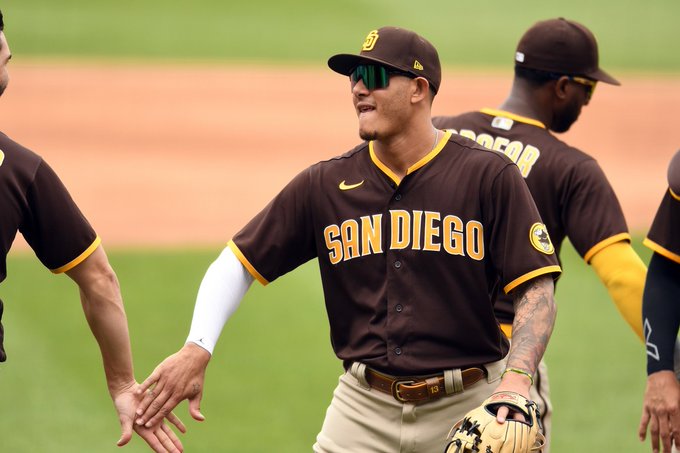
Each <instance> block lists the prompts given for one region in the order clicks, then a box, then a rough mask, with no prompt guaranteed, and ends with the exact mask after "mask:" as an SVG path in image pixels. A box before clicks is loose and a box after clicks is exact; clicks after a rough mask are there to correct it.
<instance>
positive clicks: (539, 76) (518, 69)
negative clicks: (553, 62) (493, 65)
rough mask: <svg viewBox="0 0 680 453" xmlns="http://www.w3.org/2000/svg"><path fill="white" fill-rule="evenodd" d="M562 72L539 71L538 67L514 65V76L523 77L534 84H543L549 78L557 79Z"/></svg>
mask: <svg viewBox="0 0 680 453" xmlns="http://www.w3.org/2000/svg"><path fill="white" fill-rule="evenodd" d="M561 75H562V74H555V73H553V72H547V71H541V70H540V69H531V68H525V67H522V66H517V65H515V77H518V78H520V79H524V80H526V81H528V82H529V83H531V84H532V85H534V86H541V85H545V84H546V83H548V82H550V81H551V80H555V79H559V78H560V76H561Z"/></svg>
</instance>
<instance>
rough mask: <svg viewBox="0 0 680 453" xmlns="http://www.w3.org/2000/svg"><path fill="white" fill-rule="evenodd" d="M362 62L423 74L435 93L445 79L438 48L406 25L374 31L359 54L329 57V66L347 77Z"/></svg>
mask: <svg viewBox="0 0 680 453" xmlns="http://www.w3.org/2000/svg"><path fill="white" fill-rule="evenodd" d="M360 64H380V65H384V66H388V67H390V68H394V69H397V70H399V71H403V72H407V73H409V74H413V75H414V76H416V77H424V78H425V79H427V81H428V82H430V86H431V87H432V89H433V90H434V92H435V93H436V92H437V91H438V90H439V85H440V83H441V80H442V68H441V64H440V63H439V54H438V53H437V49H435V48H434V46H433V45H432V44H431V43H430V42H429V41H428V40H426V39H425V38H423V37H422V36H420V35H418V34H416V33H415V32H412V31H410V30H406V29H405V28H399V27H382V28H379V29H377V30H372V31H371V32H369V33H368V35H367V36H366V39H365V40H364V43H363V45H362V46H361V52H360V53H359V54H358V55H353V54H338V55H334V56H332V57H331V58H329V59H328V66H329V67H330V68H331V69H332V70H333V71H335V72H338V73H340V74H343V75H347V76H348V75H350V74H351V73H352V71H354V68H356V67H357V66H358V65H360Z"/></svg>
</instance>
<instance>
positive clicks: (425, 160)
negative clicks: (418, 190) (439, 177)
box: [368, 130, 452, 185]
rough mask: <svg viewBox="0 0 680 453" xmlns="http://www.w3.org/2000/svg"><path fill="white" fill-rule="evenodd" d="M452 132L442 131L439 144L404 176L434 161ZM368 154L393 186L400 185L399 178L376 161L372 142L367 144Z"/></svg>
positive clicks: (376, 157) (378, 160)
mask: <svg viewBox="0 0 680 453" xmlns="http://www.w3.org/2000/svg"><path fill="white" fill-rule="evenodd" d="M451 134H452V131H450V130H445V131H444V136H443V137H442V138H441V139H440V140H439V143H437V145H436V146H435V147H434V148H432V151H430V152H429V153H427V155H425V156H423V158H422V159H420V160H419V161H418V162H416V163H415V164H413V165H411V166H410V167H409V168H408V170H406V174H407V175H410V174H411V173H413V172H414V171H416V170H418V169H419V168H421V167H423V166H424V165H425V164H427V163H428V162H429V161H431V160H432V159H434V158H435V157H436V156H437V154H439V153H440V152H441V150H442V149H443V148H444V145H446V142H448V141H449V137H451ZM368 152H369V153H370V155H371V160H372V161H373V163H374V164H375V166H376V167H378V168H379V169H380V170H381V171H382V172H383V173H385V174H386V175H387V176H388V177H389V178H390V179H391V180H392V181H394V183H395V184H397V185H399V184H400V183H401V179H400V178H399V176H397V175H396V174H395V173H394V172H393V171H392V170H390V169H389V168H388V167H387V165H385V164H384V163H382V162H381V161H380V159H378V156H376V154H375V151H374V150H373V140H371V141H370V142H368Z"/></svg>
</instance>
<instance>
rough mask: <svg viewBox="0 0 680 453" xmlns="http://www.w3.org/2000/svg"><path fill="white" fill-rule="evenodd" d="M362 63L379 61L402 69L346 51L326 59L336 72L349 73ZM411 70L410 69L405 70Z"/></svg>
mask: <svg viewBox="0 0 680 453" xmlns="http://www.w3.org/2000/svg"><path fill="white" fill-rule="evenodd" d="M362 63H379V64H381V65H383V66H387V67H390V68H394V69H397V70H402V71H403V70H404V69H402V68H399V67H396V66H394V65H392V64H390V63H387V62H386V61H383V60H380V59H378V58H371V57H364V56H362V55H352V54H347V53H341V54H338V55H333V56H332V57H330V58H329V59H328V67H329V68H331V69H332V70H333V71H335V72H337V73H338V74H342V75H346V76H348V75H350V74H351V73H352V71H354V68H356V67H357V66H359V65H360V64H362ZM407 72H411V71H407Z"/></svg>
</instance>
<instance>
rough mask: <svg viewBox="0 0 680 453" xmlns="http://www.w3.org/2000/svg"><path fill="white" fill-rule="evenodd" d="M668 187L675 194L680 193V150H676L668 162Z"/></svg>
mask: <svg viewBox="0 0 680 453" xmlns="http://www.w3.org/2000/svg"><path fill="white" fill-rule="evenodd" d="M668 187H670V189H671V190H672V191H673V193H674V194H675V195H680V150H678V151H676V153H675V155H674V156H673V157H672V158H671V162H670V163H669V164H668Z"/></svg>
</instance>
